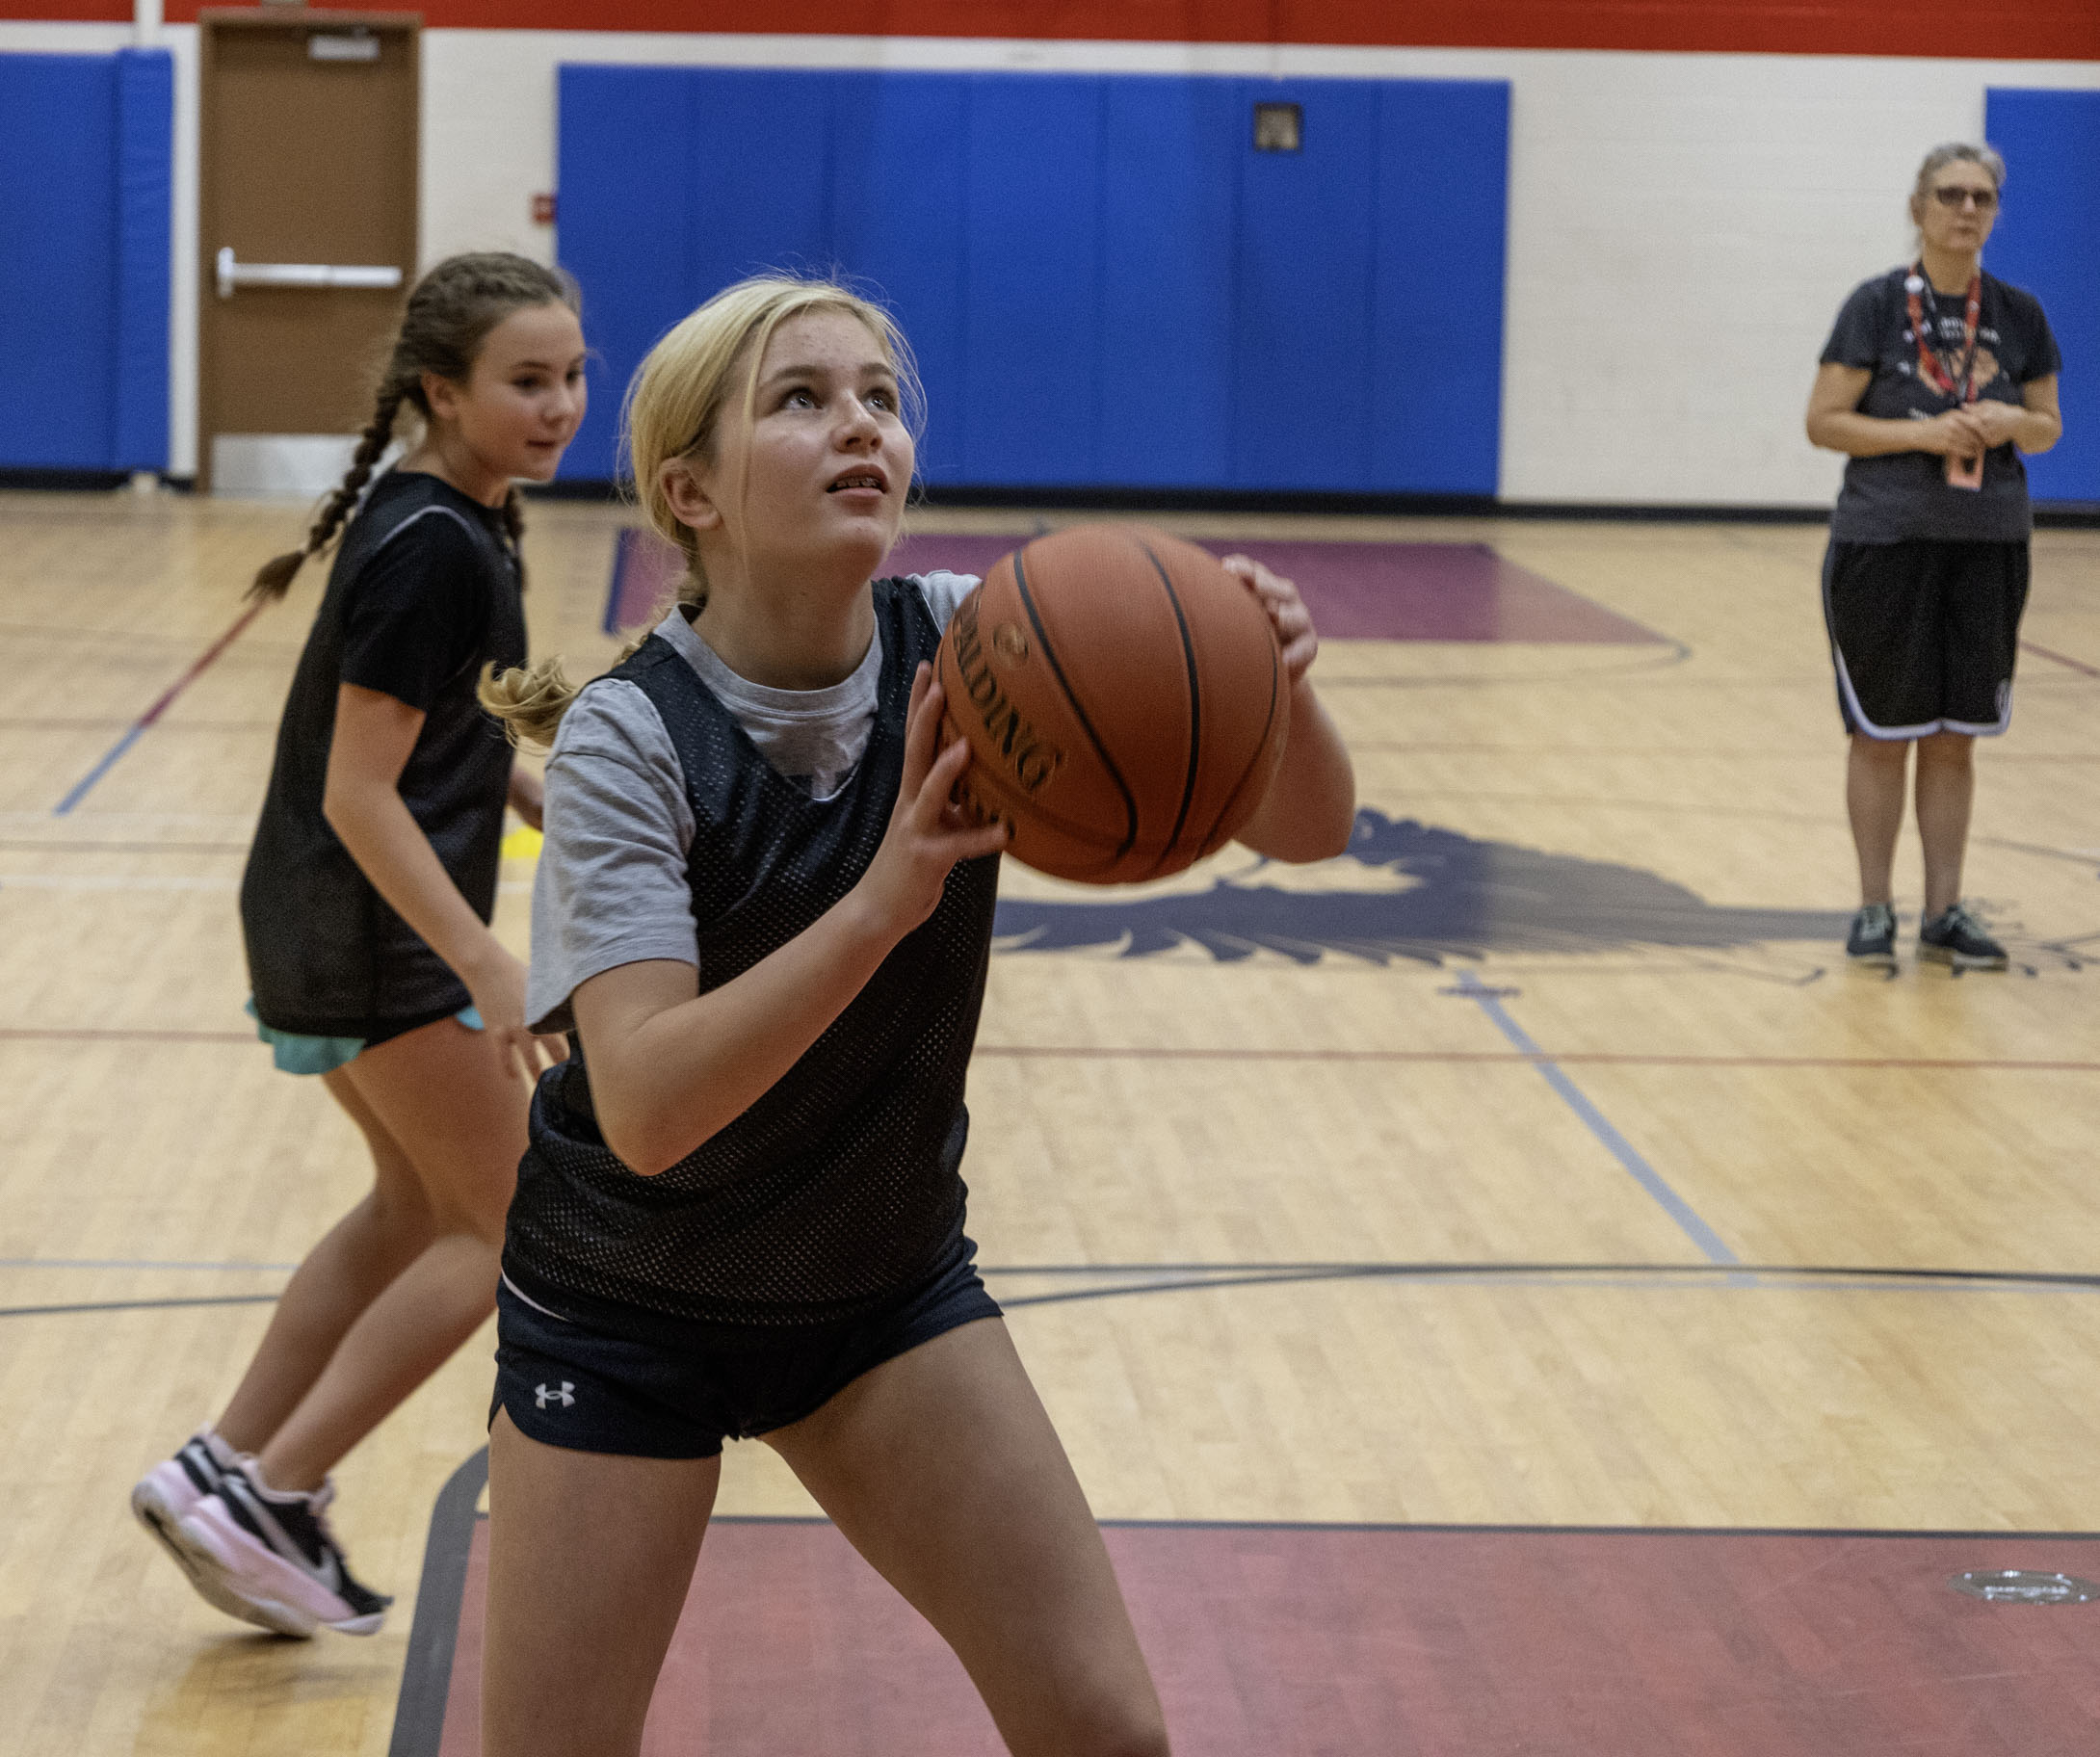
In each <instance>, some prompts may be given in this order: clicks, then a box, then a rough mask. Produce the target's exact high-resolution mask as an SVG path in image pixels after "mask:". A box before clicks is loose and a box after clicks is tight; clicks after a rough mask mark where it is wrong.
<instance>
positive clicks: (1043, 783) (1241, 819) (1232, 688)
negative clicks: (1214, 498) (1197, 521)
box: [938, 524, 1289, 884]
mask: <svg viewBox="0 0 2100 1757" xmlns="http://www.w3.org/2000/svg"><path fill="white" fill-rule="evenodd" d="M938 674H939V679H940V683H941V687H942V689H943V690H944V691H945V692H946V695H947V713H946V717H945V719H944V721H943V723H942V728H941V743H942V745H943V746H944V747H945V746H946V745H947V744H949V743H950V742H952V740H953V739H955V738H958V737H959V738H962V739H965V740H967V741H968V743H969V746H970V749H971V763H970V766H969V768H968V769H967V770H965V771H964V772H963V776H962V780H961V782H960V784H959V786H958V790H957V792H958V803H960V804H962V805H964V806H965V807H966V808H968V809H970V810H972V811H975V812H977V813H981V814H983V815H984V816H995V817H998V818H1000V819H1002V820H1005V821H1006V822H1008V823H1011V825H1012V826H1013V841H1012V844H1011V852H1012V853H1013V855H1014V856H1015V857H1016V858H1017V859H1020V860H1023V861H1026V862H1027V863H1028V864H1029V865H1030V866H1032V867H1034V868H1036V870H1037V872H1041V873H1047V874H1049V875H1051V876H1052V877H1053V878H1075V879H1079V880H1081V881H1083V882H1085V883H1089V884H1120V883H1127V882H1130V881H1133V880H1137V879H1142V878H1165V877H1166V876H1168V874H1171V873H1178V872H1181V871H1182V870H1184V869H1185V868H1187V867H1189V866H1192V865H1194V863H1195V862H1196V861H1197V860H1200V859H1201V858H1202V857H1203V856H1204V855H1205V854H1208V853H1211V852H1214V851H1215V850H1217V849H1219V848H1221V847H1222V846H1223V845H1224V844H1225V843H1226V842H1228V841H1230V840H1231V838H1232V836H1233V835H1234V834H1235V833H1236V832H1237V831H1238V830H1239V828H1240V826H1242V825H1243V824H1245V823H1246V822H1247V818H1248V817H1249V815H1251V813H1252V812H1253V810H1254V807H1255V806H1256V805H1258V804H1259V803H1260V802H1261V800H1262V796H1263V795H1264V794H1265V793H1266V792H1267V791H1268V788H1269V783H1270V780H1271V778H1272V777H1273V775H1274V774H1275V771H1276V764H1277V762H1278V761H1279V760H1280V758H1281V757H1282V754H1283V732H1284V727H1285V725H1286V723H1287V719H1288V707H1289V703H1288V701H1287V699H1286V695H1287V691H1286V685H1285V678H1284V673H1283V665H1282V658H1281V655H1280V653H1279V651H1278V649H1277V646H1276V640H1275V635H1274V633H1273V630H1272V628H1271V627H1270V622H1269V616H1268V614H1267V613H1266V612H1265V611H1264V610H1263V609H1262V607H1261V605H1260V603H1259V602H1258V601H1257V600H1256V598H1255V596H1254V594H1253V592H1252V591H1251V590H1249V589H1248V588H1247V583H1246V582H1245V581H1244V580H1242V579H1240V578H1238V577H1237V576H1236V575H1234V574H1231V573H1228V572H1227V571H1226V570H1225V569H1224V567H1223V566H1222V565H1221V564H1220V563H1219V562H1218V561H1217V559H1216V558H1215V557H1213V556H1212V555H1210V554H1209V553H1208V552H1207V551H1205V550H1203V549H1199V548H1197V547H1196V546H1195V545H1194V543H1189V542H1184V541H1182V540H1181V539H1180V538H1173V537H1168V536H1167V535H1166V534H1165V533H1164V532H1160V531H1154V530H1151V529H1149V528H1147V527H1145V526H1142V525H1129V524H1113V525H1109V524H1102V525H1079V526H1074V527H1073V528H1071V529H1070V530H1066V531H1061V532H1058V533H1056V534H1055V535H1054V536H1050V537H1042V538H1037V539H1036V540H1035V541H1034V542H1031V543H1028V544H1026V545H1024V546H1023V547H1022V548H1020V549H1017V550H1015V551H1014V552H1013V553H1012V554H1011V555H1009V556H1005V557H1003V558H1002V559H1001V560H1000V561H998V562H997V563H995V564H993V566H992V569H991V571H990V573H989V574H987V575H986V576H985V578H984V584H983V585H982V586H980V587H979V588H978V589H977V590H975V591H974V592H972V593H971V594H970V596H969V597H967V598H966V599H964V600H963V602H962V604H961V605H960V606H959V607H958V609H957V611H956V614H955V617H954V619H953V620H952V621H951V622H950V623H949V626H948V632H947V634H946V636H945V637H944V638H943V639H942V642H941V645H940V654H939V667H938Z"/></svg>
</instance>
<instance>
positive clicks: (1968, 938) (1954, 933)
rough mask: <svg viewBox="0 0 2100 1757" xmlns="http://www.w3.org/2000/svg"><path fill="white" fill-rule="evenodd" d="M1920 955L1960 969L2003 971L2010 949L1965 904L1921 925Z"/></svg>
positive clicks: (1919, 927) (1919, 931)
mask: <svg viewBox="0 0 2100 1757" xmlns="http://www.w3.org/2000/svg"><path fill="white" fill-rule="evenodd" d="M1918 956H1919V957H1921V958H1926V959H1929V961H1931V962H1932V963H1935V964H1952V965H1953V966H1954V967H1955V968H1956V970H2003V969H2004V968H2005V967H2006V966H2007V965H2008V963H2009V962H2010V961H2011V960H2010V959H2009V958H2008V957H2006V949H2005V947H2003V946H2001V945H2000V944H1999V943H1998V942H1997V941H1996V940H1995V939H1993V938H1991V936H1990V935H1989V934H1988V933H1986V932H1984V931H1983V930H1982V928H1981V927H1979V926H1978V925H1977V920H1976V917H1975V916H1974V915H1971V914H1970V913H1969V911H1968V909H1967V907H1966V906H1965V905H1962V904H1958V903H1957V904H1956V905H1954V906H1953V907H1952V908H1950V909H1947V910H1946V911H1944V912H1943V913H1941V914H1938V915H1935V916H1933V917H1932V919H1931V920H1930V921H1927V922H1921V923H1919V924H1918Z"/></svg>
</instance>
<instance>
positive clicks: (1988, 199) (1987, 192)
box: [1932, 183, 1998, 214]
mask: <svg viewBox="0 0 2100 1757" xmlns="http://www.w3.org/2000/svg"><path fill="white" fill-rule="evenodd" d="M1932 199H1933V200H1935V201H1937V202H1938V203H1939V204H1940V206H1942V207H1963V206H1966V205H1967V204H1968V203H1970V202H1972V201H1973V202H1975V203H1976V211H1977V212H1978V213H1980V214H1987V213H1989V212H1990V210H1991V209H1992V208H1994V207H1996V206H1997V205H1998V192H1997V191H1996V190H1995V189H1971V188H1969V187H1968V186H1967V185H1966V184H1963V183H1942V184H1941V185H1940V186H1939V187H1938V188H1937V189H1935V190H1934V191H1933V192H1932Z"/></svg>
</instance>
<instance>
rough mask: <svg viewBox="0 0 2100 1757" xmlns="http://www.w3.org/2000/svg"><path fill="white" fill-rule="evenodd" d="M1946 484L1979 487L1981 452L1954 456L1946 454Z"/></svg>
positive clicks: (1981, 462) (1953, 486)
mask: <svg viewBox="0 0 2100 1757" xmlns="http://www.w3.org/2000/svg"><path fill="white" fill-rule="evenodd" d="M1947 485H1948V486H1949V487H1950V488H1981V487H1982V485H1983V454H1982V452H1979V453H1977V455H1976V456H1975V457H1974V458H1956V456H1955V455H1954V453H1952V452H1949V453H1948V454H1947Z"/></svg>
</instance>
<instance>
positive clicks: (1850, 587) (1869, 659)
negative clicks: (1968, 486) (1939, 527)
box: [1823, 540, 2028, 739]
mask: <svg viewBox="0 0 2100 1757" xmlns="http://www.w3.org/2000/svg"><path fill="white" fill-rule="evenodd" d="M2027 565H2028V556H2027V545H2026V544H2025V543H2024V542H2020V543H1942V542H1929V541H1924V540H1920V541H1916V542H1907V543H1840V542H1833V543H1832V544H1831V545H1830V549H1829V553H1828V554H1827V555H1825V556H1824V563H1823V615H1824V622H1825V624H1826V625H1827V626H1828V628H1829V631H1830V656H1831V659H1832V660H1833V661H1834V662H1835V664H1836V666H1837V691H1838V712H1839V713H1840V714H1841V715H1843V716H1844V719H1845V729H1846V730H1847V731H1848V732H1863V733H1865V734H1866V735H1867V736H1868V737H1869V738H1883V739H1909V738H1924V737H1926V736H1927V735H1929V734H1930V733H1933V732H1966V733H1968V734H1970V735H1971V736H1974V737H1979V738H1989V737H1992V736H1994V735H1995V734H1997V733H2000V732H2003V731H2004V730H2005V729H2006V727H2007V726H2008V724H2010V723H2011V720H2012V667H2013V661H2014V659H2015V658H2016V657H2017V656H2018V653H2019V642H2020V612H2021V611H2022V610H2024V609H2025V608H2026V606H2027Z"/></svg>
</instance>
